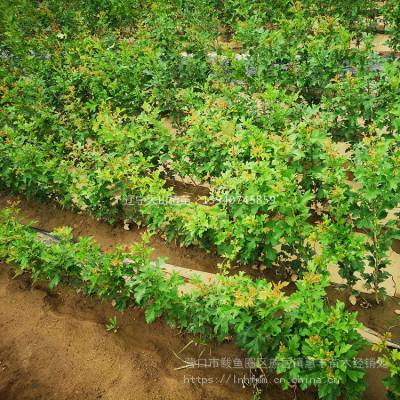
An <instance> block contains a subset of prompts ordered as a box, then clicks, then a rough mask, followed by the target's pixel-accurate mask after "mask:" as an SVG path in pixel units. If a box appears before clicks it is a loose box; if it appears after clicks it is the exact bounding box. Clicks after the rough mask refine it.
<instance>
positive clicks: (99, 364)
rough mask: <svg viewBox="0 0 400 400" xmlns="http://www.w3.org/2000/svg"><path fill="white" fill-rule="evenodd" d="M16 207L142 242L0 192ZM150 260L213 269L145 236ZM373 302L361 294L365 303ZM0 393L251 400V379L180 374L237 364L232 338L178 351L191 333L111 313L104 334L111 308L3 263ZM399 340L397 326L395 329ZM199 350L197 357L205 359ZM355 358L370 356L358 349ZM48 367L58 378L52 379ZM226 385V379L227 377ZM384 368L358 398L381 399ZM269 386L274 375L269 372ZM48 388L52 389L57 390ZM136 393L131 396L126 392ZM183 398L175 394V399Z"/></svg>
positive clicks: (364, 312) (377, 310) (390, 308)
mask: <svg viewBox="0 0 400 400" xmlns="http://www.w3.org/2000/svg"><path fill="white" fill-rule="evenodd" d="M13 203H14V204H18V207H20V209H21V215H20V217H21V220H22V221H25V222H26V223H27V222H28V221H32V220H34V221H36V222H35V226H37V227H39V226H40V227H43V228H45V229H46V230H53V229H55V228H56V227H60V226H71V227H74V235H76V237H78V236H80V235H85V236H92V237H94V238H95V239H96V241H97V242H98V243H100V244H101V246H102V248H103V250H104V251H110V250H111V249H114V248H115V247H116V246H117V245H119V244H124V245H132V244H133V243H135V242H136V241H138V240H140V234H141V233H142V232H140V231H134V230H133V231H126V230H124V229H123V228H122V227H111V226H110V225H108V224H106V223H104V222H99V221H95V220H93V219H92V218H90V217H87V216H83V215H77V214H75V213H72V212H70V211H65V210H61V209H59V208H58V207H55V206H54V205H52V204H44V203H40V202H35V201H27V200H25V199H23V198H18V197H15V196H10V195H5V194H3V195H1V196H0V209H4V208H6V207H9V206H10V205H11V204H13ZM151 244H152V246H154V248H155V252H154V253H155V254H154V255H155V256H161V257H162V256H167V255H168V261H169V262H174V264H176V265H179V266H182V267H185V266H188V265H190V266H191V268H199V270H200V271H210V272H213V271H215V265H216V263H217V262H218V261H219V260H218V258H216V257H213V256H208V255H207V254H205V253H202V254H201V255H202V257H200V255H199V254H198V253H199V251H198V250H196V249H182V248H176V247H174V246H171V245H168V244H166V243H165V242H164V241H162V240H160V239H157V238H156V237H155V238H153V240H152V243H151ZM328 296H329V301H330V302H334V301H336V300H337V299H340V300H343V301H344V302H346V303H347V307H348V309H349V310H351V311H357V312H358V313H359V320H360V321H362V322H363V323H364V324H365V325H366V326H369V327H371V328H373V329H374V330H376V331H378V332H385V330H387V329H389V328H390V327H391V326H392V325H393V324H394V323H395V319H396V317H395V315H396V314H395V313H394V311H395V310H396V309H397V308H398V307H399V302H398V301H397V300H395V299H391V300H389V301H388V302H387V303H386V304H385V306H382V305H381V306H375V307H373V308H372V309H371V308H370V309H366V308H363V307H361V306H360V305H356V306H352V305H351V304H349V303H348V299H347V298H348V293H347V292H344V293H343V292H341V291H339V290H338V289H336V288H335V287H334V286H332V287H331V288H330V289H329V290H328ZM368 299H369V300H371V299H370V298H369V296H366V300H368ZM0 301H1V304H2V307H1V311H0V326H1V328H2V332H3V336H2V337H3V339H2V342H1V343H0V363H1V364H0V368H1V370H2V373H1V375H0V394H1V396H2V397H1V398H2V399H3V398H4V400H13V399H17V398H18V399H27V400H28V399H29V400H36V399H38V398H41V397H43V398H46V399H49V400H51V399H74V400H75V399H76V400H78V399H79V400H86V399H87V400H91V399H95V398H99V399H114V398H116V397H118V398H127V399H128V398H143V399H179V398H182V399H184V398H189V399H204V398H210V399H225V398H233V399H236V398H237V399H247V398H249V399H251V398H252V394H253V391H252V387H251V386H245V387H244V388H243V386H242V385H241V384H240V383H237V382H236V383H234V382H233V374H235V375H236V376H237V378H240V377H242V376H243V375H245V376H248V375H249V374H250V370H249V369H244V368H242V369H240V368H239V369H237V368H235V369H234V370H232V369H223V368H217V369H213V368H211V369H203V368H194V369H192V368H190V369H182V370H181V369H179V368H180V367H182V366H183V365H185V364H184V362H183V361H182V360H186V359H190V358H199V354H201V352H203V351H204V349H206V350H205V352H206V354H207V355H208V354H211V355H212V357H213V358H223V357H227V358H231V359H234V358H239V359H241V360H244V359H245V358H246V355H245V353H243V352H240V351H239V350H238V349H237V348H236V346H235V345H234V344H233V343H230V341H228V342H226V343H224V344H222V345H221V344H216V343H212V344H201V343H198V344H195V343H193V344H192V345H190V346H189V347H188V348H186V349H185V350H184V351H183V352H182V353H180V354H179V357H180V358H178V357H176V356H175V355H174V353H179V351H180V350H182V349H183V348H184V347H185V346H186V345H187V344H188V343H190V342H191V341H192V340H193V339H195V340H196V338H195V337H191V336H190V335H181V334H178V332H177V331H175V330H174V329H170V328H167V327H166V326H165V323H164V321H159V322H157V323H156V324H155V325H147V324H146V323H145V322H144V315H143V313H142V312H141V311H140V310H135V311H130V312H129V313H123V314H120V313H117V316H118V321H119V325H120V328H119V330H118V334H117V335H113V334H111V333H107V332H106V331H105V329H104V325H105V324H106V323H107V321H108V319H109V318H110V316H114V315H115V314H116V312H115V310H114V309H113V307H112V306H111V305H110V304H101V303H100V302H98V301H96V300H94V299H92V298H90V297H86V296H82V295H80V294H77V293H76V292H75V291H74V290H71V289H70V288H68V287H59V288H58V289H56V290H49V289H48V287H47V285H46V284H45V283H37V284H33V283H32V281H31V279H30V278H29V276H28V275H26V276H23V277H19V278H16V279H13V274H12V271H11V270H10V268H9V267H7V266H6V265H4V264H3V265H2V268H1V273H0ZM394 338H395V339H400V326H398V327H396V328H395V329H394ZM203 354H204V353H203ZM362 356H363V357H371V358H374V357H375V354H374V353H372V352H370V351H364V352H363V353H362ZM51 371H56V372H57V373H52V372H51ZM252 373H255V371H252ZM229 375H230V376H231V377H232V378H231V379H232V381H231V382H229V380H228V378H227V377H228V376H229ZM188 376H196V377H197V376H199V377H201V378H204V379H208V378H212V379H215V380H216V381H217V382H218V383H214V384H204V385H201V384H194V383H189V384H185V383H184V382H185V381H184V379H185V377H188ZM384 376H386V371H385V370H384V369H381V368H374V369H370V370H368V371H367V382H368V383H369V387H368V391H367V393H366V394H365V396H364V399H365V400H373V399H379V398H380V395H381V393H382V392H383V391H384V388H383V386H382V378H383V377H384ZM268 377H269V378H270V379H271V380H272V379H273V378H274V376H273V375H270V374H269V375H268ZM55 388H57V389H56V390H55ZM260 389H261V390H262V391H263V392H264V393H268V399H271V400H275V399H282V400H285V399H291V398H292V396H293V395H294V392H291V391H290V392H289V393H285V392H282V391H281V390H280V388H279V386H278V385H277V384H276V383H270V384H268V385H266V384H263V385H260ZM132 393H135V396H137V397H133V394H132ZM179 396H181V397H179ZM297 396H298V397H297V398H298V399H304V400H312V399H316V398H317V397H316V396H315V394H313V393H311V392H309V393H304V394H301V393H297Z"/></svg>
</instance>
